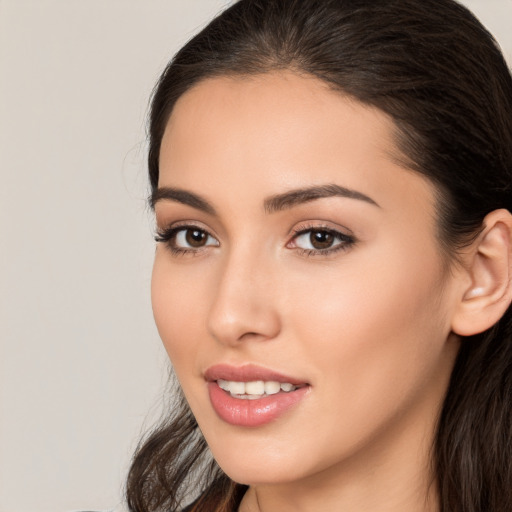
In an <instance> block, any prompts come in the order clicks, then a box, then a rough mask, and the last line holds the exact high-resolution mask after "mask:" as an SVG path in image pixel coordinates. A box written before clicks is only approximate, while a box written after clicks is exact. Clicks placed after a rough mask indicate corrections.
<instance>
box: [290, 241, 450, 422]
mask: <svg viewBox="0 0 512 512" xmlns="http://www.w3.org/2000/svg"><path fill="white" fill-rule="evenodd" d="M383 254H386V255H387V257H386V258H384V257H381V258H379V257H378V255H376V254H374V255H373V256H375V257H372V258H371V261H369V260H366V261H365V260H364V259H363V258H361V259H359V260H356V259H355V258H354V259H351V260H350V262H349V261H348V259H347V260H346V262H344V263H343V265H341V266H340V267H339V268H337V269H336V272H335V273H334V272H333V275H332V276H329V278H327V276H326V275H325V274H324V275H322V276H320V275H317V276H315V275H314V274H311V273H310V274H309V276H308V279H307V283H309V284H308V285H307V284H306V281H304V282H302V283H299V284H300V287H301V288H304V287H305V286H307V289H308V293H307V297H305V296H304V294H302V295H301V297H302V300H301V301H300V302H299V303H297V301H295V304H294V310H293V313H290V315H293V319H292V320H291V321H290V322H289V324H290V325H291V326H292V328H293V330H294V333H293V335H292V336H291V337H292V338H294V339H296V340H300V343H301V344H302V347H303V348H304V354H303V357H305V358H307V360H308V361H310V362H311V368H312V371H314V372H315V378H316V379H317V380H318V382H319V383H320V384H321V385H323V386H324V389H323V390H322V396H325V397H326V400H330V401H331V402H332V403H338V404H343V409H344V410H343V411H342V412H340V413H341V414H343V415H345V416H349V417H355V416H359V415H360V416H362V417H363V418H364V417H366V418H372V417H374V416H375V415H378V414H382V415H385V414H388V413H390V411H391V408H393V407H400V406H401V405H403V403H404V401H405V400H407V399H408V398H410V397H412V396H413V395H414V394H415V393H420V392H422V390H423V389H425V388H426V387H427V386H428V382H429V379H430V378H431V377H432V375H433V374H434V373H435V372H436V371H437V368H438V366H439V363H440V361H441V360H442V353H443V347H444V343H445V340H446V338H447V336H448V334H449V322H448V321H447V315H446V313H445V309H446V307H445V305H444V304H443V298H442V297H443V294H442V286H441V284H440V282H441V279H440V278H441V275H442V269H441V266H440V264H439V259H438V257H437V255H435V254H433V252H432V248H430V250H429V252H426V253H423V255H422V256H421V257H419V256H418V254H417V253H416V254H415V258H408V257H407V254H408V253H407V252H406V251H405V248H401V249H398V248H394V249H393V248H383ZM354 255H355V254H354ZM350 258H352V256H350ZM345 263H346V264H345ZM318 270H319V271H320V272H324V271H325V269H318ZM315 277H316V279H315ZM436 277H439V280H437V281H436ZM293 295H294V296H296V297H297V296H299V295H298V294H296V293H294V294H293Z"/></svg>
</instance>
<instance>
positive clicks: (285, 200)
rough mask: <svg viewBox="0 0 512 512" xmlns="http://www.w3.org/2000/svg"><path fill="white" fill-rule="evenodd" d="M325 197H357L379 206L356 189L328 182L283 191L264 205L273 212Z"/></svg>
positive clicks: (268, 211) (268, 210) (266, 209)
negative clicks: (326, 183)
mask: <svg viewBox="0 0 512 512" xmlns="http://www.w3.org/2000/svg"><path fill="white" fill-rule="evenodd" d="M326 197H346V198H348V199H357V200H359V201H365V202H366V203H369V204H372V205H374V206H379V205H378V204H377V203H376V202H375V201H374V200H373V199H372V198H371V197H369V196H367V195H365V194H363V193H361V192H358V191H357V190H352V189H349V188H346V187H341V186H340V185H335V184H328V185H320V186H313V187H307V188H300V189H297V190H290V191H289V192H284V193H283V194H277V195H275V196H272V197H269V198H268V199H266V200H265V202H264V207H265V211H266V212H267V213H274V212H278V211H281V210H285V209H288V208H292V207H294V206H297V205H299V204H302V203H309V202H310V201H315V200H316V199H323V198H326ZM379 208H380V207H379Z"/></svg>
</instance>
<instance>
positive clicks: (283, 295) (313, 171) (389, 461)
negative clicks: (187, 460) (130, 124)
mask: <svg viewBox="0 0 512 512" xmlns="http://www.w3.org/2000/svg"><path fill="white" fill-rule="evenodd" d="M393 155H396V149H395V145H394V142H393V124H392V122H391V121H390V119H389V118H388V117H387V116H386V115H385V114H383V113H382V112H380V111H378V110H376V109H373V108H369V107H367V106H364V105H362V104H360V103H358V102H356V101H355V100H352V99H350V98H346V97H344V96H342V95H340V94H339V93H338V92H334V91H332V90H330V89H329V88H328V87H327V86H326V85H325V84H323V83H322V82H320V81H318V80H316V79H314V78H310V77H304V76H299V75H297V74H293V73H291V72H280V73H272V74H265V75H260V76H256V77H250V78H236V77H235V78H228V77H220V78H214V79H208V80H206V81H203V82H201V83H200V84H198V85H197V86H195V87H194V88H193V89H191V90H190V91H188V92H187V93H185V94H184V95H183V96H182V97H181V98H180V99H179V101H178V103H177V104H176V106H175V108H174V111H173V113H172V115H171V118H170V120H169V123H168V126H167V129H166V132H165V134H164V138H163V141H162V149H161V155H160V180H159V188H165V187H170V188H172V189H180V190H182V191H186V192H189V193H192V194H194V195H195V196H199V197H200V198H201V199H202V200H204V202H207V203H208V207H205V204H203V203H200V202H199V203H198V202H197V201H196V203H195V204H184V202H188V203H190V201H189V200H188V199H187V200H185V201H184V202H183V200H182V199H183V197H185V196H183V195H182V196H180V197H181V198H178V199H176V198H175V199H169V198H168V199H165V198H161V199H159V200H157V201H156V203H155V213H156V222H157V230H158V231H159V232H165V231H166V230H169V229H170V228H181V231H178V232H177V233H176V232H175V233H174V235H172V236H169V233H168V232H167V236H165V235H164V236H162V238H166V240H165V241H161V242H160V243H158V246H157V250H156V257H155V264H154V272H153V280H152V301H153V309H154V316H155V320H156V323H157V327H158V330H159V332H160V335H161V337H162V340H163V342H164V345H165V347H166V350H167V352H168V354H169V357H170V359H171V361H172V363H173V366H174V368H175V371H176V374H177V376H178V379H179V381H180V383H181V385H182V388H183V391H184V393H185V396H186V398H187V400H188V402H189V404H190V407H191V409H192V411H193V413H194V415H195V416H196V418H197V421H198V423H199V426H200V428H201V430H202V432H203V434H204V436H205V438H206V440H207V442H208V444H209V446H210V448H211V451H212V453H213V455H214V457H215V458H216V460H217V461H218V463H219V465H220V466H221V467H222V469H223V470H224V471H225V472H226V473H227V474H228V475H229V476H230V477H231V478H232V479H234V480H235V481H237V482H241V483H245V484H249V485H250V489H249V491H248V492H247V494H246V495H245V497H244V500H243V502H242V505H241V507H240V510H241V511H242V512H248V511H260V512H261V511H264V512H274V511H276V512H277V511H279V512H286V511H294V512H297V511H304V512H306V511H318V510H343V511H344V512H352V511H354V512H355V511H357V512H370V511H375V512H376V511H379V512H385V511H389V512H391V511H393V512H399V511H403V512H414V511H435V510H437V509H438V508H437V502H436V488H435V485H434V484H432V478H433V477H432V473H431V470H430V462H429V461H430V449H431V444H432V441H433V437H434V431H435V425H436V418H437V416H438V413H439V410H440V407H441V404H442V400H443V398H444V394H445V392H446V388H447V385H448V381H449V377H450V373H451V371H452V367H453V364H454V360H455V357H456V354H457V352H458V348H459V344H460V340H459V337H458V336H457V335H456V334H454V333H453V326H454V325H457V328H460V329H461V330H464V328H465V326H466V325H467V320H465V319H467V318H474V317H475V308H474V307H473V312H472V313H471V314H469V313H468V307H467V303H468V302H471V301H473V302H472V304H473V306H474V301H475V300H479V299H481V298H482V296H486V292H485V290H484V291H480V292H478V291H477V292H476V293H475V292H472V290H474V289H475V288H478V287H479V281H478V276H477V275H476V274H475V275H473V274H472V268H473V267H472V262H474V261H476V260H477V259H478V260H479V261H480V260H481V261H483V262H484V263H483V267H484V268H487V269H490V268H491V267H492V265H494V263H493V262H494V261H495V260H496V258H492V257H491V258H487V259H485V258H483V257H481V258H477V257H476V256H475V255H476V254H477V253H478V248H477V245H475V247H473V248H471V249H468V251H467V253H466V254H465V255H464V256H463V257H464V258H465V259H464V262H466V263H467V264H466V265H449V264H448V262H447V261H446V256H445V255H443V254H442V251H441V249H440V244H439V242H438V239H437V229H436V204H435V191H434V188H433V186H432V185H431V184H430V183H429V182H428V181H427V180H426V179H424V178H423V177H421V176H420V175H418V174H416V173H413V172H411V171H409V170H407V169H404V168H403V167H400V165H399V164H398V163H397V161H398V160H397V159H396V158H394V157H393ZM325 185H338V186H339V187H344V188H346V189H350V190H351V191H356V192H357V194H361V196H360V197H357V194H355V195H356V197H342V196H333V197H322V198H318V199H314V200H309V201H307V202H293V201H292V202H289V203H288V204H287V205H286V206H285V207H283V208H281V209H279V210H277V211H269V208H265V204H266V203H265V202H266V201H267V203H268V199H269V198H272V197H274V196H276V195H279V194H284V193H287V192H289V191H292V190H296V189H304V188H308V187H312V186H325ZM164 195H165V194H164ZM362 195H364V196H365V197H366V198H369V200H368V199H364V198H362ZM187 197H188V196H187ZM187 226H192V228H187ZM194 229H195V230H199V231H198V232H197V233H196V234H195V235H194ZM315 229H316V230H317V232H316V234H317V237H320V238H319V239H320V241H321V242H322V243H321V244H319V243H316V242H315V238H313V239H312V238H311V234H312V232H311V230H315ZM307 230H309V231H307ZM510 230H511V224H510V219H509V216H508V217H507V212H501V214H500V213H499V212H498V213H497V214H495V216H494V217H493V218H492V219H491V222H490V223H489V225H488V227H487V228H486V230H485V231H484V232H483V233H482V235H481V236H480V238H479V240H478V241H477V242H476V243H480V242H482V241H483V240H487V239H488V238H491V239H492V241H491V245H492V246H493V248H494V249H493V250H495V252H497V253H499V254H500V255H501V256H500V258H501V259H500V258H498V259H500V261H501V266H500V269H501V270H499V271H497V270H496V269H494V270H493V269H491V270H489V271H487V272H486V271H484V272H480V273H479V274H478V275H479V276H482V275H484V274H485V276H486V277H485V278H486V279H487V278H489V276H491V278H490V279H487V281H488V282H490V283H491V286H493V283H494V284H495V285H496V279H498V277H497V276H500V277H499V279H501V281H502V284H503V283H505V282H507V283H508V286H507V285H504V286H502V289H501V292H500V293H502V298H501V300H498V301H496V300H495V301H494V302H493V303H492V304H495V303H496V302H498V303H500V307H501V308H502V307H503V306H504V305H505V303H506V302H507V301H508V303H510V298H509V295H510V291H509V288H510V286H509V283H510V277H509V276H510V263H509V260H510ZM496 232H499V234H498V235H496ZM297 233H300V234H299V235H297ZM337 233H340V235H338V234H337ZM335 249H336V250H335ZM176 251H178V252H176ZM496 265H498V266H499V265H500V264H496ZM496 265H495V266H496ZM493 268H494V267H493ZM492 276H494V278H493V277H492ZM507 276H508V277H507ZM496 287H499V286H498V285H496V286H494V289H495V290H496ZM480 288H482V286H480ZM483 289H484V288H482V290H483ZM472 293H473V295H472ZM507 294H508V295H507ZM487 295H489V294H487ZM507 297H508V298H507ZM488 303H489V304H490V302H489V301H488ZM481 307H483V305H481ZM470 309H471V308H470ZM476 310H477V313H476V315H477V316H478V311H480V310H479V309H478V306H477V307H476ZM498 310H499V308H497V309H496V311H495V316H496V315H499V314H500V312H499V311H498ZM501 314H503V313H501ZM482 315H483V314H482ZM482 315H481V316H482ZM485 318H486V320H485V321H484V320H482V322H480V324H479V326H478V328H479V329H482V328H486V327H485V325H484V324H485V322H491V321H492V319H493V318H494V317H493V316H492V315H491V314H490V313H489V311H487V313H486V317H485ZM497 318H499V316H497ZM489 325H492V324H489ZM468 329H469V330H470V331H471V330H473V331H474V330H475V327H474V326H469V327H468ZM462 334H467V332H463V333H462ZM219 363H226V364H230V365H233V366H241V365H244V364H249V363H252V364H257V365H260V366H263V367H265V368H269V369H271V370H275V371H278V372H280V373H284V374H287V375H291V376H294V377H297V378H300V379H301V380H303V381H304V382H307V383H308V384H309V385H310V388H309V392H308V393H307V395H306V397H305V398H304V399H303V400H302V401H301V402H300V403H299V404H298V405H296V406H295V407H293V408H292V409H290V410H288V411H287V412H285V413H284V414H283V415H282V416H280V417H279V418H278V419H277V420H275V421H273V422H271V423H269V424H266V425H263V426H261V427H256V428H244V427H237V426H233V425H230V424H228V423H225V422H224V421H222V420H221V419H220V418H219V417H218V416H217V415H216V413H215V411H214V410H213V408H212V405H211V403H210V400H209V397H208V390H207V385H206V382H205V379H204V372H205V370H206V369H207V368H208V367H210V366H212V365H214V364H219Z"/></svg>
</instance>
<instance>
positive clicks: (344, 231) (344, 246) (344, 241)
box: [286, 221, 357, 256]
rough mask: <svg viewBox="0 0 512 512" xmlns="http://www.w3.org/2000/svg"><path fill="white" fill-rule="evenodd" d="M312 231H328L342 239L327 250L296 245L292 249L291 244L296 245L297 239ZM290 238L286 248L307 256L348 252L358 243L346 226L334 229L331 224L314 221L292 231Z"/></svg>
mask: <svg viewBox="0 0 512 512" xmlns="http://www.w3.org/2000/svg"><path fill="white" fill-rule="evenodd" d="M337 226H339V225H337ZM311 231H326V232H328V233H331V234H332V235H334V236H335V237H336V238H338V239H340V241H339V242H338V243H337V244H335V245H333V246H331V247H328V248H325V249H305V248H303V247H298V246H296V245H295V246H292V247H290V244H292V243H294V242H295V240H297V238H299V237H300V236H303V235H305V234H307V233H309V232H311ZM289 236H290V237H291V239H290V240H289V242H287V244H286V246H287V247H288V248H291V249H294V250H296V251H297V252H298V253H299V254H302V255H306V256H327V255H329V254H333V253H336V252H338V251H343V250H348V249H350V248H351V247H352V246H353V245H354V244H355V243H356V242H357V239H356V237H355V235H354V234H353V232H352V230H350V229H348V228H346V227H345V226H343V227H341V226H339V227H333V226H332V225H331V224H330V223H326V222H325V221H322V222H318V223H317V222H314V221H308V222H307V223H305V224H300V225H298V226H296V227H294V228H293V229H292V231H291V234H290V235H289Z"/></svg>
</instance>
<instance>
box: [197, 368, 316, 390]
mask: <svg viewBox="0 0 512 512" xmlns="http://www.w3.org/2000/svg"><path fill="white" fill-rule="evenodd" d="M204 378H205V379H206V380H207V381H209V382H212V381H216V380H219V379H223V380H232V381H235V382H250V381H254V380H265V381H269V380H273V381H277V382H281V383H283V382H289V383H290V384H293V385H294V386H300V385H306V384H308V383H307V382H306V381H305V380H303V379H300V378H297V377H291V376H289V375H285V374H283V373H279V372H276V371H274V370H269V369H268V368H263V367H262V366H258V365H255V364H245V365H243V366H231V365H228V364H216V365H214V366H210V367H209V368H208V369H207V370H206V371H205V372H204Z"/></svg>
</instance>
